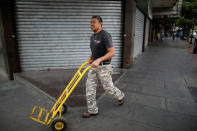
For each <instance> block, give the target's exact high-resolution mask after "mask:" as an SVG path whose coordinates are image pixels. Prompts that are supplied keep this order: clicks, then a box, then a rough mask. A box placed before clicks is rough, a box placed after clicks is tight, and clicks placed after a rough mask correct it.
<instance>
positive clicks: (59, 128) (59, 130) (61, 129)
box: [51, 117, 67, 131]
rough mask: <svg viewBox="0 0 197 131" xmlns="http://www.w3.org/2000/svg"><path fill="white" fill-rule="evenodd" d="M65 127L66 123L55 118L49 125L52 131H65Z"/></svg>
mask: <svg viewBox="0 0 197 131" xmlns="http://www.w3.org/2000/svg"><path fill="white" fill-rule="evenodd" d="M66 127H67V125H66V122H65V120H64V119H62V118H61V117H58V118H55V119H54V120H53V122H52V123H51V128H52V130H53V131H65V129H66Z"/></svg>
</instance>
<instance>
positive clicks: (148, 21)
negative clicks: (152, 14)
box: [145, 18, 150, 47]
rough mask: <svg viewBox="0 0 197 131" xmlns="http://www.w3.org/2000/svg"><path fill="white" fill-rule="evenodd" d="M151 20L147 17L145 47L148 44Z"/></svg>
mask: <svg viewBox="0 0 197 131" xmlns="http://www.w3.org/2000/svg"><path fill="white" fill-rule="evenodd" d="M149 27H150V20H149V19H148V18H146V33H145V47H147V46H148V38H149Z"/></svg>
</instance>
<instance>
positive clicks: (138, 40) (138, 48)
mask: <svg viewBox="0 0 197 131" xmlns="http://www.w3.org/2000/svg"><path fill="white" fill-rule="evenodd" d="M143 31H144V14H143V13H142V12H141V11H140V10H139V9H138V8H136V21H135V38H134V58H135V57H136V56H137V55H138V54H139V53H141V52H142V44H143Z"/></svg>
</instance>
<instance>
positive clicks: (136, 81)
mask: <svg viewBox="0 0 197 131" xmlns="http://www.w3.org/2000/svg"><path fill="white" fill-rule="evenodd" d="M196 61H197V60H196V59H194V58H193V56H192V55H191V54H190V53H189V52H188V51H187V45H186V43H185V41H180V40H174V41H173V40H170V39H168V40H164V41H158V42H157V43H153V44H152V45H151V46H149V47H148V48H147V49H145V52H144V53H142V55H141V56H139V57H138V58H137V60H136V61H135V63H134V66H133V67H132V68H131V69H130V70H127V72H126V73H125V72H123V73H121V77H120V79H119V78H117V79H116V81H117V86H118V87H119V88H120V89H121V90H122V91H124V93H125V104H124V105H122V106H119V105H118V104H117V100H115V99H113V98H111V97H110V96H109V95H107V94H106V93H104V92H103V93H101V96H100V97H99V99H98V106H99V115H98V116H95V117H91V118H89V119H84V118H81V115H82V113H83V111H86V106H84V105H81V106H77V107H75V106H74V107H69V109H68V111H67V113H66V114H65V115H64V116H63V117H64V118H65V119H66V120H67V125H68V127H67V131H78V130H80V131H196V130H197V104H196V103H195V91H196V89H197V65H196V64H195V63H196ZM29 75H31V74H29ZM65 77H66V76H65ZM18 78H19V79H18V81H17V80H15V81H8V80H5V79H2V78H1V79H0V102H1V106H0V116H1V122H0V128H1V130H4V131H15V130H23V131H48V130H50V128H49V127H46V126H44V125H41V124H39V123H36V122H34V121H32V120H30V119H29V118H28V116H29V113H30V112H31V110H32V108H33V106H34V105H39V106H42V107H44V108H47V109H50V108H51V107H52V105H53V104H54V98H53V97H50V95H44V94H43V91H40V89H39V90H38V89H37V90H35V88H36V87H35V88H29V86H28V85H26V84H25V83H24V81H23V82H21V81H20V77H18ZM38 79H40V77H38ZM42 81H45V80H42ZM59 84H60V85H61V84H63V83H59ZM31 87H33V85H31ZM191 88H192V90H191ZM46 94H48V93H46ZM51 98H53V99H51Z"/></svg>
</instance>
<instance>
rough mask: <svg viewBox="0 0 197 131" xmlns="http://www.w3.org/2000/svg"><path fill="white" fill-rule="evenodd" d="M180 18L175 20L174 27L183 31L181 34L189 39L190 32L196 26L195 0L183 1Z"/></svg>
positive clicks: (196, 3) (196, 9) (196, 8)
mask: <svg viewBox="0 0 197 131" xmlns="http://www.w3.org/2000/svg"><path fill="white" fill-rule="evenodd" d="M181 14H182V16H181V17H180V18H179V19H177V20H176V25H177V26H179V27H181V28H182V29H183V34H184V35H185V36H187V38H188V37H189V33H190V31H191V30H192V32H193V30H194V27H195V26H196V25H197V0H183V5H182V11H181Z"/></svg>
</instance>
